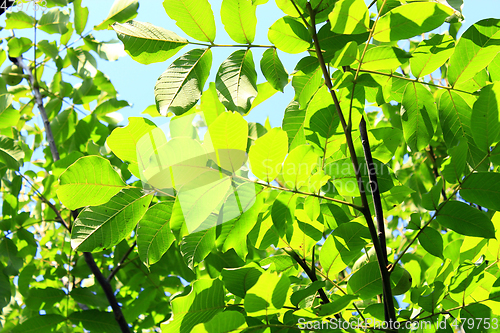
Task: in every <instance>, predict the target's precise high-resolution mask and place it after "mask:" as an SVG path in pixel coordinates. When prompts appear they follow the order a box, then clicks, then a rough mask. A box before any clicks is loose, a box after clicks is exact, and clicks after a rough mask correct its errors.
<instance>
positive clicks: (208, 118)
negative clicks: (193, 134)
mask: <svg viewBox="0 0 500 333" xmlns="http://www.w3.org/2000/svg"><path fill="white" fill-rule="evenodd" d="M200 110H201V112H203V116H204V118H205V123H206V124H207V126H210V125H211V124H212V123H213V122H214V121H215V119H217V117H218V116H219V115H220V114H221V113H223V112H224V111H225V110H226V109H225V107H224V105H223V104H222V103H221V101H219V96H217V89H215V83H214V82H210V83H209V86H208V89H207V90H205V91H204V92H203V94H202V95H201V101H200Z"/></svg>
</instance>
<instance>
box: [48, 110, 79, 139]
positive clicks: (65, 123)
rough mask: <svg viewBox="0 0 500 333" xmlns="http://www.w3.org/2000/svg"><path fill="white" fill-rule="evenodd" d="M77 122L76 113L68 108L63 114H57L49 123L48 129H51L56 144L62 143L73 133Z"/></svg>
mask: <svg viewBox="0 0 500 333" xmlns="http://www.w3.org/2000/svg"><path fill="white" fill-rule="evenodd" d="M77 122H78V116H77V114H76V111H75V110H73V109H72V108H68V109H66V110H64V111H63V112H61V113H59V114H58V115H57V116H56V117H55V118H54V119H52V121H51V122H50V128H51V129H52V134H53V135H54V139H55V140H56V141H57V142H64V141H66V140H68V138H69V137H70V136H71V135H73V133H75V127H76V123H77Z"/></svg>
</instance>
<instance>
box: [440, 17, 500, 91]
mask: <svg viewBox="0 0 500 333" xmlns="http://www.w3.org/2000/svg"><path fill="white" fill-rule="evenodd" d="M499 36H500V19H486V20H481V21H479V22H477V23H476V24H474V25H472V26H471V27H469V29H467V30H466V31H465V32H464V33H463V35H462V37H461V38H460V40H459V41H458V43H457V46H456V47H455V52H454V53H453V55H452V56H451V58H450V65H449V67H448V81H449V83H450V84H451V86H452V87H453V86H455V85H457V84H459V83H461V82H465V81H467V80H469V79H471V78H473V77H474V76H475V75H476V73H477V72H479V71H481V69H483V68H484V67H486V66H488V64H489V63H490V62H492V61H493V59H494V58H495V56H496V55H497V54H498V53H499V52H500V44H499V43H498V42H497V40H498V38H499Z"/></svg>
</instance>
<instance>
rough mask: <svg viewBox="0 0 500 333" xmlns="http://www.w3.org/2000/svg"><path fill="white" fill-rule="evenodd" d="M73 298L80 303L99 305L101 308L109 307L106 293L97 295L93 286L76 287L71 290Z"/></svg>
mask: <svg viewBox="0 0 500 333" xmlns="http://www.w3.org/2000/svg"><path fill="white" fill-rule="evenodd" d="M70 296H71V298H73V299H74V300H75V301H77V302H78V303H82V304H85V305H90V306H97V307H100V308H103V309H105V308H107V307H108V306H109V303H108V300H107V299H106V296H105V295H104V294H102V295H96V294H95V293H93V292H92V288H75V289H72V290H71V293H70Z"/></svg>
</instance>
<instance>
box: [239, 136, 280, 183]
mask: <svg viewBox="0 0 500 333" xmlns="http://www.w3.org/2000/svg"><path fill="white" fill-rule="evenodd" d="M287 153H288V137H287V135H286V132H285V131H283V130H282V129H280V128H273V129H272V130H271V131H269V132H267V133H266V134H265V135H264V136H262V137H260V138H258V139H257V141H255V144H254V145H253V146H252V147H250V152H249V154H248V157H249V160H250V165H251V168H252V173H253V174H254V175H255V176H256V177H257V178H259V179H262V180H264V181H266V182H268V183H270V182H271V181H273V180H274V178H276V176H277V175H278V173H279V172H280V171H281V164H282V163H283V161H284V160H285V156H286V154H287Z"/></svg>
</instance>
